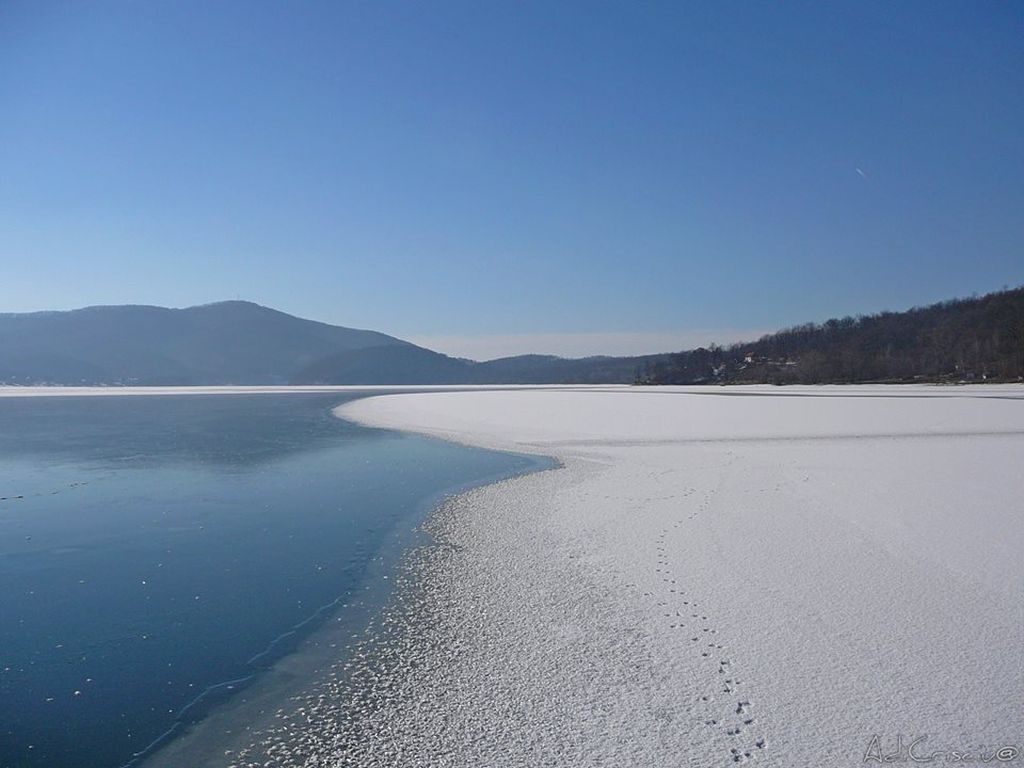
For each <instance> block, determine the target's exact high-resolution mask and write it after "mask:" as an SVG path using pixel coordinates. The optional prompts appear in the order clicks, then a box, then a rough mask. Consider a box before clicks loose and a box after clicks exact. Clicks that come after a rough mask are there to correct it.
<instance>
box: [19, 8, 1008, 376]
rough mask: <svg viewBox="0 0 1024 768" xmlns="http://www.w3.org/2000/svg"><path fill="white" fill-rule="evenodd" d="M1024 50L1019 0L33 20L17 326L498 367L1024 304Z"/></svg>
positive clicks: (190, 12)
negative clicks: (944, 306)
mask: <svg viewBox="0 0 1024 768" xmlns="http://www.w3.org/2000/svg"><path fill="white" fill-rule="evenodd" d="M1022 40H1024V5H1021V4H1015V3H996V2H954V3H948V2H927V3H925V2H905V3H874V2H847V3H831V4H827V5H826V4H820V3H812V2H807V3H793V2H791V3H783V4H762V3H753V2H750V3H710V2H709V3H703V4H697V3H669V2H665V3H627V2H566V3H547V2H524V3H477V2H438V3H411V2H410V3H397V2H385V3H370V2H310V3H301V4H296V3H282V2H266V1H265V0H253V1H252V2H222V3H207V2H198V1H197V0H181V1H180V2H156V1H154V2H138V3H136V2H112V1H103V0H101V1H100V2H96V3H70V2H28V1H24V0H8V2H5V3H3V4H0V115H2V119H0V274H2V277H0V311H7V312H18V311H31V310H39V309H69V308H74V307H80V306H84V305H91V304H120V303H148V304H159V305H164V306H187V305H191V304H198V303H205V302H210V301H216V300H221V299H233V298H245V299H249V300H253V301H257V302H259V303H261V304H265V305H268V306H272V307H274V308H277V309H281V310H283V311H286V312H290V313H293V314H297V315H300V316H303V317H310V318H313V319H317V320H322V321H325V322H331V323H337V324H341V325H348V326H354V327H362V328H373V329H376V330H381V331H384V332H387V333H391V334H394V335H397V336H401V337H403V338H410V339H413V340H418V341H426V340H428V339H430V340H434V343H435V347H436V348H439V349H441V351H445V352H449V353H452V354H459V355H471V356H473V357H478V358H479V357H487V356H489V355H488V354H487V351H488V350H489V349H490V350H492V351H494V352H498V351H499V350H500V353H502V354H504V353H508V352H515V351H537V352H551V351H558V352H560V353H562V354H573V353H574V352H576V353H579V354H583V353H585V352H592V351H596V350H598V349H600V348H602V343H605V344H606V348H607V351H608V352H614V353H626V352H649V351H657V350H658V349H660V348H661V347H660V345H662V344H665V343H669V342H670V341H671V340H672V339H684V338H685V339H695V338H697V337H702V338H703V337H704V336H708V335H711V336H714V335H717V336H720V337H721V338H720V341H723V342H724V341H732V340H737V339H740V338H744V337H745V336H750V335H754V334H755V333H756V334H759V333H761V332H763V331H765V330H768V329H773V328H778V327H782V326H786V325H792V324H795V323H798V322H803V321H807V320H823V319H825V318H827V317H830V316H839V315H845V314H856V313H861V312H863V313H867V312H873V311H878V310H881V309H893V310H896V309H903V308H906V307H909V306H913V305H920V304H925V303H929V302H932V301H936V300H941V299H945V298H951V297H954V296H965V295H970V294H972V293H983V292H986V291H990V290H996V289H999V288H1001V287H1002V286H1004V285H1011V286H1012V285H1019V284H1021V283H1022V282H1024V215H1022V211H1024V183H1022V179H1024V44H1022V42H1021V41H1022ZM602 337H604V339H605V340H606V341H605V342H603V341H602ZM489 340H490V341H489ZM469 350H472V352H470V351H469ZM490 356H494V355H490Z"/></svg>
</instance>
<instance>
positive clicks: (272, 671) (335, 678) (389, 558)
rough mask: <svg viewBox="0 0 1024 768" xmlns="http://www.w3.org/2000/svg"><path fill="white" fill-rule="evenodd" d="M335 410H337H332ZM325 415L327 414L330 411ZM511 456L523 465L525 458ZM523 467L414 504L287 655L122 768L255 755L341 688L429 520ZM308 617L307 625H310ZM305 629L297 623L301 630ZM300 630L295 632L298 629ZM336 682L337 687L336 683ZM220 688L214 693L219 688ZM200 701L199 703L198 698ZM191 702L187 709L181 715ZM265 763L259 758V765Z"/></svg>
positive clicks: (421, 545) (535, 462)
mask: <svg viewBox="0 0 1024 768" xmlns="http://www.w3.org/2000/svg"><path fill="white" fill-rule="evenodd" d="M339 407H340V406H339ZM332 410H333V409H332ZM519 455H521V456H524V457H526V454H522V453H520V454H519ZM529 459H530V462H531V467H530V468H528V469H526V470H523V471H521V472H516V473H514V474H512V475H511V476H510V475H508V474H507V473H500V474H498V475H494V476H489V477H483V478H479V479H477V480H473V481H468V482H466V483H461V484H458V485H455V486H452V487H450V488H446V489H444V490H442V491H439V492H438V493H436V494H433V495H432V496H430V497H427V498H424V499H422V500H421V501H420V502H419V503H418V504H417V505H416V510H415V511H414V512H413V513H412V515H411V518H410V520H411V522H412V527H409V528H405V527H400V528H396V529H395V530H394V531H393V532H392V533H391V534H390V536H389V537H388V539H387V541H385V542H384V544H383V545H382V546H381V547H380V548H379V549H378V550H377V552H376V553H375V554H374V556H373V557H372V558H371V560H370V565H369V567H368V570H367V573H366V574H365V575H364V577H363V579H362V580H361V582H360V584H359V585H358V587H357V590H356V592H354V593H353V594H351V595H342V596H339V597H338V598H337V599H336V601H335V604H334V605H337V606H338V607H335V608H333V609H330V608H328V607H325V608H321V609H320V611H318V612H317V615H319V614H321V613H323V614H324V615H323V618H322V619H321V620H320V621H318V622H317V625H316V627H315V628H314V629H313V630H312V631H311V632H310V633H309V634H308V635H306V636H305V637H303V638H302V639H301V640H300V641H299V643H298V645H297V646H296V647H295V648H294V649H293V650H291V651H289V652H286V653H284V654H283V655H281V656H280V657H278V658H276V659H275V660H274V661H273V662H272V663H271V664H270V665H269V666H267V667H265V668H262V669H254V671H253V672H252V675H251V682H247V683H246V684H245V685H244V687H242V688H240V689H239V690H238V691H237V692H236V693H233V694H228V695H227V697H226V698H224V699H223V700H221V701H219V702H213V703H212V704H210V705H209V707H208V709H207V710H206V711H205V712H204V713H203V714H202V715H201V716H200V717H199V718H198V719H197V720H196V721H194V722H189V723H178V724H177V725H176V726H175V728H174V729H172V730H171V731H169V732H168V733H167V734H165V735H164V736H162V737H160V738H159V739H158V740H157V741H156V742H154V745H152V746H151V747H150V748H148V749H147V750H145V751H143V752H142V753H140V754H139V755H137V756H136V757H134V758H133V759H132V760H130V761H129V762H128V763H126V765H125V766H123V768H136V767H137V768H180V767H181V766H183V765H188V766H192V767H194V768H199V767H200V766H206V767H207V768H214V767H215V766H229V765H234V764H236V760H245V759H246V756H247V755H251V754H252V753H253V752H254V751H256V752H258V751H259V747H258V745H257V743H256V742H254V740H253V737H254V736H255V735H263V734H265V733H267V732H272V731H274V730H275V729H276V728H277V727H279V726H280V724H281V723H282V722H287V721H288V720H290V719H291V718H293V717H296V713H297V712H301V711H303V710H304V709H305V707H304V706H299V705H302V704H306V705H308V703H309V702H310V701H311V700H313V699H315V698H316V696H318V695H319V694H317V693H316V692H317V691H319V690H321V689H322V688H323V687H324V686H325V685H331V684H333V685H338V684H340V685H347V684H348V683H347V678H348V673H347V671H346V670H347V669H348V668H349V667H350V666H351V665H352V663H353V662H354V661H355V660H356V659H357V657H359V656H360V655H362V654H363V653H364V652H365V649H366V648H367V646H369V645H372V644H374V643H375V642H377V639H378V635H379V633H380V632H381V626H382V624H383V623H386V622H385V621H384V620H385V618H386V614H387V612H388V611H389V610H391V608H392V606H393V605H394V603H395V598H396V592H397V591H398V590H399V586H398V585H399V584H400V583H401V582H402V580H403V579H404V578H405V570H406V568H407V566H408V563H409V562H410V561H411V560H413V559H415V558H416V557H417V556H418V555H419V553H422V552H424V551H428V550H430V549H431V548H433V547H435V546H436V543H435V542H434V541H433V540H432V537H431V535H430V533H429V531H428V528H429V523H430V520H431V518H432V517H433V516H434V515H435V514H437V513H438V511H439V510H440V509H441V508H442V507H444V506H445V505H446V504H447V503H448V501H449V500H450V499H451V498H454V497H457V496H459V495H461V494H464V493H466V492H470V491H472V490H473V489H475V488H478V487H481V486H484V485H490V484H493V483H500V482H502V481H505V480H508V479H510V477H511V478H514V477H519V476H522V475H524V474H530V473H534V472H542V471H545V470H546V469H548V468H549V467H546V466H544V464H545V462H544V459H543V458H542V457H536V456H529ZM315 617H316V615H314V616H311V617H310V619H308V620H307V621H312V620H314V619H315ZM305 623H306V622H303V624H305ZM300 626H301V625H300ZM339 681H340V682H339ZM224 685H227V684H226V683H225V684H221V685H219V686H216V687H217V688H221V687H223V686H224ZM200 698H201V697H200ZM195 703H196V702H193V703H192V704H189V705H188V707H186V710H187V709H188V708H189V707H191V706H193V705H194V704H195ZM268 757H269V756H264V757H262V758H261V760H260V762H259V764H260V765H262V764H263V763H264V762H266V760H267V759H268Z"/></svg>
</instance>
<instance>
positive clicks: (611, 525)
mask: <svg viewBox="0 0 1024 768" xmlns="http://www.w3.org/2000/svg"><path fill="white" fill-rule="evenodd" d="M340 411H341V412H340V415H342V416H344V417H345V418H352V419H355V420H358V421H360V422H363V423H367V424H373V425H379V426H387V427H394V428H404V429H410V430H415V431H419V432H424V433H428V434H434V435H440V436H444V437H448V438H452V439H457V440H460V441H463V442H468V443H472V444H476V445H485V446H489V447H500V448H512V449H516V450H521V451H522V450H529V451H538V452H542V453H546V454H549V455H554V456H557V457H558V458H560V459H561V460H562V462H563V464H564V466H563V468H561V469H558V470H552V471H547V472H542V473H538V474H534V475H529V476H526V477H522V478H518V479H514V480H511V481H506V482H503V483H499V484H496V485H492V486H488V487H485V488H481V489H477V490H475V491H472V492H470V493H468V494H465V495H463V496H460V497H458V498H456V499H454V500H452V501H451V502H449V503H448V504H447V505H446V506H445V507H444V508H443V509H442V510H440V511H439V512H438V513H437V514H436V515H435V516H434V518H433V519H432V521H431V523H430V526H431V528H432V530H433V532H434V533H435V535H436V537H437V541H438V545H437V546H435V547H431V548H427V549H424V550H420V551H419V552H417V553H416V554H415V555H414V556H413V557H412V558H411V559H410V561H409V563H408V566H407V570H406V571H405V573H404V575H403V584H402V587H401V589H400V590H399V594H400V600H399V602H398V604H396V605H395V606H393V607H392V609H390V610H389V612H388V613H387V614H386V615H385V616H384V617H383V618H382V620H381V622H379V623H378V624H377V625H376V626H375V628H374V630H373V631H372V632H371V633H370V635H369V636H368V639H367V641H366V642H367V646H366V648H365V649H364V650H363V651H361V652H359V653H357V655H356V656H355V658H354V659H353V661H352V662H351V664H350V666H349V668H348V669H347V670H337V671H336V674H335V675H334V676H332V677H331V678H329V679H328V680H326V681H325V682H324V683H323V684H322V686H321V687H320V688H318V689H317V690H315V691H313V692H311V693H310V694H309V696H308V697H304V698H303V699H301V700H300V701H297V702H295V706H296V707H298V708H300V710H299V711H297V712H291V713H289V712H284V711H282V713H281V718H282V719H281V723H282V724H281V727H280V728H277V729H275V730H274V731H272V732H267V733H265V734H263V735H262V737H261V738H262V739H263V744H262V746H261V747H259V748H258V749H256V750H254V751H253V752H251V753H250V754H248V755H246V756H245V759H244V760H239V761H238V763H237V764H239V765H264V763H265V762H266V761H268V760H269V761H270V762H269V763H267V764H268V765H269V766H286V765H287V766H295V765H304V766H324V767H327V766H350V765H351V766H453V767H454V766H467V767H468V766H473V767H474V768H476V767H479V766H524V767H525V766H530V767H531V768H532V767H533V766H544V765H552V766H597V765H601V766H616V767H618V766H679V765H692V766H715V765H731V764H735V763H745V762H748V761H750V762H757V763H760V764H763V765H769V766H779V767H780V768H783V767H784V766H785V767H786V768H790V767H792V766H818V765H862V764H864V758H865V754H866V752H867V751H868V750H869V748H870V746H871V744H872V738H873V737H874V736H876V735H877V736H879V737H880V739H881V743H882V745H883V747H884V748H885V750H886V751H891V749H892V748H894V746H895V740H896V736H897V734H901V735H902V736H903V737H904V739H905V740H909V739H912V738H916V737H918V736H922V735H927V736H928V740H927V742H925V745H926V749H925V751H926V752H930V751H933V750H939V749H947V750H948V749H958V748H959V749H964V748H968V749H977V748H978V747H980V746H982V745H985V746H987V747H989V748H996V747H999V746H1003V745H1007V744H1016V745H1018V746H1019V745H1021V742H1022V741H1024V737H1022V734H1021V731H1020V720H1019V715H1020V713H1021V712H1022V711H1024V657H1022V653H1024V652H1022V649H1024V610H1022V605H1024V600H1022V598H1024V564H1022V563H1024V560H1022V558H1021V552H1022V551H1024V516H1022V514H1021V512H1022V509H1021V505H1022V502H1021V499H1022V498H1024V473H1022V469H1021V460H1020V457H1021V456H1022V455H1024V390H1022V389H1021V388H1019V387H1000V388H957V389H939V388H934V387H899V388H865V387H851V388H835V387H824V388H799V389H784V390H773V389H769V388H730V389H727V390H716V389H705V390H701V389H689V390H688V389H673V388H660V389H658V390H653V391H650V390H641V391H636V390H632V391H620V392H600V391H590V392H587V391H579V392H566V391H536V392H530V391H523V392H472V393H442V394H411V395H396V396H386V397H377V398H371V399H367V400H361V401H357V402H354V403H350V404H347V405H345V406H343V407H342V408H341V409H340ZM257 758H258V759H257Z"/></svg>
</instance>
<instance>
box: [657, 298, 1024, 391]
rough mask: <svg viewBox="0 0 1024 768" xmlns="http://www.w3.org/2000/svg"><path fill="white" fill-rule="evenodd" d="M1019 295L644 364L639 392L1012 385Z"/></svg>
mask: <svg viewBox="0 0 1024 768" xmlns="http://www.w3.org/2000/svg"><path fill="white" fill-rule="evenodd" d="M1022 378H1024V287H1020V288H1015V289H1013V290H1007V291H1001V292H998V293H990V294H987V295H985V296H981V297H977V298H970V299H954V300H952V301H943V302H940V303H938V304H932V305H931V306H927V307H916V308H914V309H911V310H908V311H906V312H881V313H879V314H876V315H865V316H859V317H844V318H841V319H832V320H828V321H827V322H824V323H820V324H818V323H808V324H806V325H799V326H796V327H794V328H787V329H785V330H782V331H779V332H778V333H773V334H770V335H768V336H763V337H762V338H761V339H760V340H758V341H755V342H751V343H744V344H734V345H732V346H729V347H727V348H723V347H715V346H712V347H711V348H708V349H704V348H701V349H695V350H691V351H688V352H680V353H678V354H675V355H671V356H669V358H668V359H667V360H663V361H654V362H651V363H649V364H646V365H645V366H644V368H643V370H642V371H640V373H639V376H638V381H639V382H640V383H647V384H699V383H727V384H728V383H733V384H740V383H769V384H822V383H855V382H903V381H993V380H994V381H1018V380H1021V379H1022Z"/></svg>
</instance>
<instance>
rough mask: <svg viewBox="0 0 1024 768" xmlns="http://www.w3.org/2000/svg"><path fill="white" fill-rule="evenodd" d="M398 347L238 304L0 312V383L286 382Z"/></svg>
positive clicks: (380, 337)
mask: <svg viewBox="0 0 1024 768" xmlns="http://www.w3.org/2000/svg"><path fill="white" fill-rule="evenodd" d="M405 344H406V342H404V341H401V340H400V339H396V338H394V337H392V336H387V335H386V334H383V333H377V332H375V331H363V330H355V329H352V328H342V327H340V326H334V325H327V324H326V323H318V322H314V321H312V320H303V319H300V318H297V317H293V316H292V315H288V314H285V313H283V312H278V311H276V310H273V309H268V308H267V307H262V306H260V305H258V304H253V303H251V302H247V301H224V302H219V303H216V304H206V305H203V306H198V307H189V308H187V309H166V308H164V307H150V306H135V305H128V306H110V307H88V308H86V309H78V310H73V311H70V312H33V313H28V314H0V381H2V382H6V383H11V384H32V383H53V384H286V383H288V382H289V380H290V379H291V378H292V376H293V374H294V373H295V372H296V371H298V370H300V369H302V368H303V367H304V366H306V365H308V364H309V363H311V362H313V361H314V360H317V359H320V358H323V357H326V356H328V355H332V354H336V353H338V352H340V351H345V350H352V349H358V348H363V347H380V346H386V345H398V346H400V345H405Z"/></svg>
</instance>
